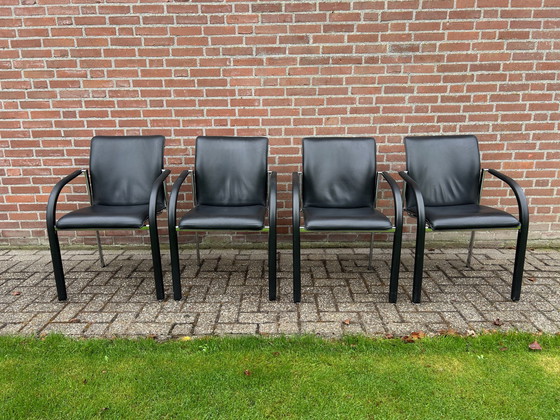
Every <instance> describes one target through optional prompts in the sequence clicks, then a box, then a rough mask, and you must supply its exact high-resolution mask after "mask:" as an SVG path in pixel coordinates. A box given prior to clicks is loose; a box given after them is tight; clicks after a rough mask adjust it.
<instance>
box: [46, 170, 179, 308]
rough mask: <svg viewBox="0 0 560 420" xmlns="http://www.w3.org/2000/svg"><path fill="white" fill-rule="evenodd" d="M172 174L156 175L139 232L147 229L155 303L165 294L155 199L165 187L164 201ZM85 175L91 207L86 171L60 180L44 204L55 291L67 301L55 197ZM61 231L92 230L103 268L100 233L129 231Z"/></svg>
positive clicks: (91, 198) (78, 171) (167, 171)
mask: <svg viewBox="0 0 560 420" xmlns="http://www.w3.org/2000/svg"><path fill="white" fill-rule="evenodd" d="M170 172H171V171H169V170H168V169H162V172H161V175H159V176H158V177H157V178H156V180H155V181H154V182H153V184H152V189H151V193H150V202H149V205H148V209H149V210H148V212H149V213H148V214H149V216H148V225H144V226H143V227H142V228H140V230H146V229H149V231H150V244H151V250H152V262H153V266H154V280H155V288H156V297H157V299H158V300H163V299H164V298H165V292H164V288H163V274H162V267H161V255H160V246H159V236H158V229H157V214H158V212H157V197H158V194H159V192H160V190H161V188H162V187H163V188H164V194H163V195H164V198H166V196H167V195H166V194H165V179H166V178H167V176H168V175H169V174H170ZM81 174H84V176H85V178H86V188H87V193H88V196H89V199H90V204H93V195H92V187H91V181H90V176H89V172H88V170H87V169H78V170H76V171H74V172H72V173H71V174H70V175H68V176H66V177H65V178H63V179H62V180H60V181H59V182H58V183H57V184H56V185H55V186H54V188H53V190H52V191H51V194H50V196H49V201H48V203H47V219H46V221H47V234H48V238H49V245H50V250H51V257H52V264H53V270H54V277H55V281H56V290H57V295H58V300H60V301H64V300H66V299H67V293H66V282H65V279H64V269H63V266H62V257H61V254H60V243H59V240H58V230H59V229H57V227H56V206H57V203H58V197H59V195H60V193H61V191H62V189H63V188H64V186H66V184H68V183H69V182H70V181H72V180H74V179H75V178H77V177H78V176H79V175H81ZM60 230H71V231H77V230H95V231H96V237H97V248H98V251H99V260H100V263H101V266H102V267H105V260H104V258H103V251H102V248H101V240H100V238H99V230H131V229H130V228H124V229H123V228H108V229H60Z"/></svg>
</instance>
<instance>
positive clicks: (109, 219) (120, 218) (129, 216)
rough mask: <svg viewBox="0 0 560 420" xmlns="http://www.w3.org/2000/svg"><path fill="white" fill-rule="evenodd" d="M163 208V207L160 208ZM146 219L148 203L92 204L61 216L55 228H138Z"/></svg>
mask: <svg viewBox="0 0 560 420" xmlns="http://www.w3.org/2000/svg"><path fill="white" fill-rule="evenodd" d="M160 210H163V209H160ZM146 220H148V205H147V204H140V205H137V206H103V205H99V204H94V205H93V206H90V207H84V208H81V209H78V210H76V211H73V212H71V213H68V214H66V215H64V216H62V217H61V218H60V219H59V220H58V222H57V223H56V228H57V229H94V228H95V229H118V228H130V229H138V228H141V227H142V226H143V225H144V222H145V221H146Z"/></svg>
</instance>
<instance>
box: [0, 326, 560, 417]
mask: <svg viewBox="0 0 560 420" xmlns="http://www.w3.org/2000/svg"><path fill="white" fill-rule="evenodd" d="M535 339H536V340H538V342H539V343H540V345H541V346H542V348H543V350H542V351H531V350H529V348H528V344H530V343H531V342H532V341H534V340H535ZM0 418H5V419H20V418H32V419H41V418H49V419H64V418H68V419H80V418H130V419H144V418H145V419H156V418H189V419H191V418H194V419H215V418H228V419H261V418H282V419H283V418H293V419H300V418H305V419H330V418H344V419H374V418H375V419H393V418H394V419H449V418H456V419H559V418H560V336H558V335H556V336H550V335H549V336H546V335H543V336H538V337H535V336H531V335H527V334H510V335H482V336H479V337H456V336H449V337H446V336H442V337H436V338H423V339H420V340H416V341H415V342H414V343H405V342H403V341H402V340H399V339H391V340H387V339H377V340H375V339H368V338H364V337H346V338H343V339H341V340H336V341H329V340H322V339H318V338H314V337H295V338H287V337H284V338H268V337H245V338H208V339H196V340H191V341H167V342H156V341H154V340H150V339H143V340H71V339H67V338H63V337H60V336H48V337H46V338H44V339H42V340H41V339H37V338H23V337H0Z"/></svg>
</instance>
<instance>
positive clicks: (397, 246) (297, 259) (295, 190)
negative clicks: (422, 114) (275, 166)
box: [292, 172, 403, 303]
mask: <svg viewBox="0 0 560 420" xmlns="http://www.w3.org/2000/svg"><path fill="white" fill-rule="evenodd" d="M375 175H376V176H375V181H374V185H375V186H376V192H378V190H379V189H378V188H377V186H378V183H379V177H380V176H382V177H383V178H384V179H385V181H386V182H387V183H388V184H389V187H390V188H391V191H392V194H393V202H394V206H395V214H394V218H395V223H394V225H393V227H392V229H387V230H359V231H354V230H344V231H337V232H356V233H370V235H371V236H370V247H369V260H368V269H370V270H371V269H372V258H373V234H374V233H394V236H393V252H392V257H391V279H390V284H389V302H390V303H396V302H397V291H398V286H399V268H400V260H401V246H402V230H403V201H402V198H401V192H400V190H399V187H398V186H397V183H396V182H395V180H394V179H393V178H392V177H391V175H389V174H388V173H387V172H376V174H375ZM302 176H303V173H302V172H293V173H292V240H293V290H294V302H296V303H297V302H300V301H301V242H300V233H301V232H315V233H318V232H320V233H324V232H327V231H326V230H308V229H305V228H304V227H302V226H300V212H301V210H302V206H301V203H302V202H303V199H302V191H301V187H300V186H301V177H302ZM375 203H376V197H374V202H373V207H374V208H375Z"/></svg>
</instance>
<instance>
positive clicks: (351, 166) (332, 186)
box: [302, 137, 376, 208]
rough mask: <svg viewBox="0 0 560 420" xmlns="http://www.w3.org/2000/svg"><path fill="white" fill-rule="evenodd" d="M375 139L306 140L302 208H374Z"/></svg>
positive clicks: (316, 138) (304, 144)
mask: <svg viewBox="0 0 560 420" xmlns="http://www.w3.org/2000/svg"><path fill="white" fill-rule="evenodd" d="M375 178H376V160H375V139H374V138H372V137H307V138H304V139H303V189H302V196H303V207H342V208H344V207H345V208H352V207H354V208H355V207H368V206H369V207H371V206H373V201H374V196H375Z"/></svg>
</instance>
